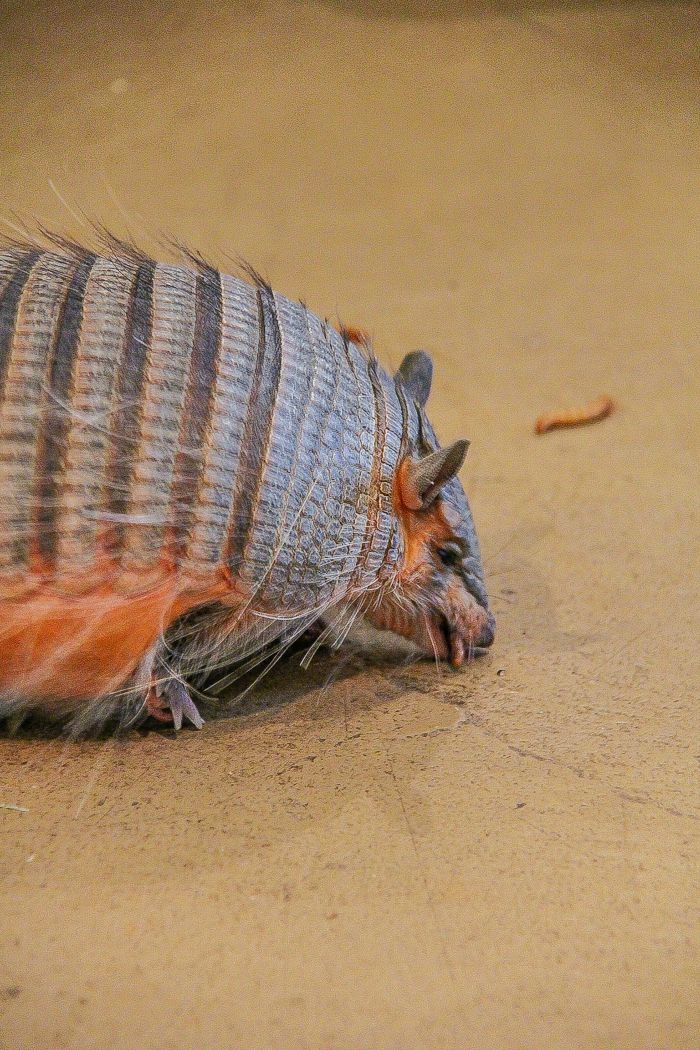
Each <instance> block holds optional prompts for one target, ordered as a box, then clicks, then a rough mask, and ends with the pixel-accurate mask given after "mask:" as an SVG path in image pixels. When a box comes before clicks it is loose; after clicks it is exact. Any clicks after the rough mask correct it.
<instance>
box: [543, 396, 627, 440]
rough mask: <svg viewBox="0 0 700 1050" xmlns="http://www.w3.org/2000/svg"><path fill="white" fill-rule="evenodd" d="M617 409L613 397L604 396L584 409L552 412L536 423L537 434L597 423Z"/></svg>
mask: <svg viewBox="0 0 700 1050" xmlns="http://www.w3.org/2000/svg"><path fill="white" fill-rule="evenodd" d="M614 408H615V402H614V401H613V399H612V398H611V397H608V396H607V395H606V394H602V395H601V396H600V397H597V398H596V399H595V401H591V402H589V404H587V405H584V406H583V407H582V408H574V409H570V410H569V411H567V412H552V413H549V414H547V415H544V416H540V417H539V419H538V420H537V422H536V423H535V433H536V434H546V433H547V431H548V430H557V429H558V428H560V427H580V426H584V425H585V424H587V423H597V422H598V420H600V419H605V418H606V417H607V416H609V415H610V413H611V412H612V411H613V409H614Z"/></svg>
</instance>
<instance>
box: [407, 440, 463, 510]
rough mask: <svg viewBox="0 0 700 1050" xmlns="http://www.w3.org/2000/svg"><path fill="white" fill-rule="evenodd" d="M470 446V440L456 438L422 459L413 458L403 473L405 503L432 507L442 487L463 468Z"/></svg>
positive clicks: (418, 507)
mask: <svg viewBox="0 0 700 1050" xmlns="http://www.w3.org/2000/svg"><path fill="white" fill-rule="evenodd" d="M468 448H469V442H468V441H455V442H454V444H452V445H449V446H448V448H439V449H438V450H437V452H431V453H430V454H429V455H427V456H423V458H422V459H409V460H408V461H407V462H406V465H405V467H404V469H403V471H402V472H401V474H400V479H401V480H400V491H401V499H402V501H403V504H404V506H405V507H408V509H409V510H425V508H426V507H429V506H430V504H431V503H432V502H433V500H434V499H435V497H436V496H437V494H438V492H439V491H440V489H441V488H442V486H443V485H444V484H445V483H446V482H447V481H449V480H450V478H453V477H454V476H455V474H457V473H458V471H459V470H460V468H461V466H462V464H463V463H464V457H465V456H466V454H467V449H468Z"/></svg>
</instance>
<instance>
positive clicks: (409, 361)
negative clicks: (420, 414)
mask: <svg viewBox="0 0 700 1050" xmlns="http://www.w3.org/2000/svg"><path fill="white" fill-rule="evenodd" d="M394 379H395V380H396V381H397V382H400V383H401V385H402V387H403V388H404V390H405V391H406V393H407V394H408V396H409V397H411V398H413V400H414V401H417V402H418V404H419V405H420V406H421V408H423V407H425V404H426V402H427V400H428V398H429V397H430V387H431V384H432V382H433V362H432V361H431V360H430V354H427V353H426V352H425V350H414V352H413V353H412V354H406V356H405V357H404V359H403V361H402V362H401V365H400V366H399V370H398V372H397V373H396V375H395V376H394Z"/></svg>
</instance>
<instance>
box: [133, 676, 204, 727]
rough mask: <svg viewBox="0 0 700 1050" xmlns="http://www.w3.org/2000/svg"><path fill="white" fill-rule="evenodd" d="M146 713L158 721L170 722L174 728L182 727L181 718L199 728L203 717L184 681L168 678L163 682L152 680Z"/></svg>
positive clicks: (202, 722)
mask: <svg viewBox="0 0 700 1050" xmlns="http://www.w3.org/2000/svg"><path fill="white" fill-rule="evenodd" d="M146 713H147V714H149V715H150V716H151V718H155V719H156V721H158V722H168V723H172V724H173V726H174V727H175V729H181V728H182V722H183V719H184V720H186V721H187V722H191V723H192V725H193V726H194V727H195V729H201V728H202V726H203V725H204V719H203V718H202V716H201V715H200V713H199V711H198V710H197V707H196V705H195V702H194V700H193V699H192V697H191V696H190V694H189V690H188V689H187V686H186V685H185V684H184V682H181V681H180V679H179V678H169V679H168V680H167V681H165V682H154V683H153V684H152V685H151V688H150V689H149V691H148V696H147V698H146Z"/></svg>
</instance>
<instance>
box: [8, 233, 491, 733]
mask: <svg viewBox="0 0 700 1050" xmlns="http://www.w3.org/2000/svg"><path fill="white" fill-rule="evenodd" d="M431 381H432V364H431V359H430V357H429V355H428V354H427V353H425V352H424V351H417V352H414V353H410V354H408V355H407V356H406V357H405V358H404V360H403V363H402V364H401V366H400V368H399V369H398V371H397V372H396V374H395V375H393V376H392V375H390V374H389V373H388V372H387V371H385V369H384V368H383V367H382V366H381V365H380V363H379V361H378V359H377V357H376V356H375V353H374V351H373V349H372V347H371V344H370V342H369V340H368V339H366V338H365V337H363V336H362V334H361V333H360V334H358V333H357V332H356V331H355V330H344V329H342V327H341V328H339V329H335V328H334V327H332V326H331V325H330V324H328V323H327V322H326V321H323V320H321V319H320V318H319V317H317V316H316V315H315V314H314V313H312V312H311V311H310V310H309V309H307V308H306V306H305V305H304V304H302V303H299V302H294V301H292V300H290V299H287V298H285V297H284V296H283V295H280V294H278V293H276V292H273V290H272V288H271V287H270V286H269V284H268V283H267V282H266V281H265V280H263V279H262V278H261V277H260V276H259V275H258V274H256V273H255V272H254V271H252V270H250V271H246V273H245V275H244V276H242V277H236V276H227V275H225V274H223V273H221V272H219V270H217V269H216V268H214V267H213V266H210V265H209V264H207V263H206V262H205V261H204V260H203V259H201V258H200V257H199V256H197V255H193V254H189V255H187V256H186V257H183V261H182V263H181V264H179V265H171V264H166V263H156V262H154V261H153V260H152V259H150V258H149V257H147V256H146V255H144V254H142V253H140V252H139V251H137V250H136V249H135V248H133V247H132V246H130V245H126V244H123V243H121V242H116V241H114V242H109V243H108V245H105V246H103V247H102V248H101V254H97V253H96V252H93V251H90V250H87V249H85V248H82V247H80V246H78V245H76V244H73V243H72V242H68V241H63V240H60V239H55V240H53V241H52V242H51V243H50V244H48V245H45V246H44V245H35V244H33V243H28V244H27V245H22V244H13V245H9V246H7V248H6V249H5V250H3V251H2V252H0V716H10V715H13V714H14V715H16V716H22V715H23V714H25V713H27V712H31V711H40V712H43V713H44V714H47V715H49V716H50V717H52V718H56V719H60V720H65V721H66V723H67V724H69V725H71V726H72V727H73V728H74V729H75V730H76V731H77V732H82V731H83V730H86V729H88V728H90V727H92V726H95V725H98V724H100V725H101V724H103V723H104V722H105V721H106V720H108V719H112V720H116V721H117V723H118V724H120V725H129V724H133V723H134V722H136V721H138V719H139V718H145V717H148V716H151V717H154V718H156V719H158V720H160V721H162V722H167V723H169V724H173V725H174V726H175V727H176V728H179V727H180V725H181V724H182V722H183V720H187V721H189V722H191V723H192V724H193V725H195V726H198V727H199V726H201V724H202V719H201V716H200V714H199V711H198V709H197V707H196V705H195V703H194V699H193V693H192V691H191V689H190V687H189V685H188V682H189V677H188V676H189V675H192V674H195V672H207V671H209V670H210V669H211V668H215V667H223V666H226V665H230V664H234V663H238V664H242V665H243V666H252V665H254V664H255V662H256V660H258V659H260V655H259V654H260V653H263V652H265V653H268V652H270V651H274V652H280V653H281V652H282V651H283V650H284V648H285V647H286V646H287V645H289V644H291V642H293V641H294V640H296V639H298V638H300V637H301V636H303V635H304V633H305V632H308V631H309V629H311V628H313V627H314V625H318V624H323V625H324V626H323V628H322V629H319V628H318V626H316V638H317V640H318V639H319V638H323V637H324V636H325V634H326V632H327V631H330V629H331V628H332V627H333V628H334V629H335V634H334V638H336V639H337V638H339V637H340V638H341V639H342V637H343V636H344V634H345V633H346V628H347V627H349V625H350V624H351V623H352V621H353V620H354V618H355V617H356V616H358V615H359V616H362V617H365V618H366V619H367V620H369V622H370V623H371V624H373V625H374V626H375V627H378V628H379V629H384V630H390V631H393V632H396V633H398V634H399V635H402V636H404V637H405V638H408V639H409V640H411V641H413V642H414V643H415V644H416V645H417V647H418V648H419V649H420V650H422V651H424V652H425V653H427V654H429V655H432V656H435V657H436V658H437V659H438V660H440V659H445V660H449V661H451V662H452V664H454V665H455V666H460V665H461V664H462V663H463V662H464V661H465V659H468V658H469V657H470V656H471V655H472V654H473V652H474V651H475V650H477V649H480V648H483V647H487V646H489V645H490V644H491V643H492V641H493V637H494V629H495V624H494V617H493V615H492V613H491V610H490V608H489V601H488V597H487V593H486V589H485V585H484V572H483V567H482V561H481V556H480V553H479V544H478V540H477V536H476V532H475V529H474V524H473V520H472V515H471V512H470V508H469V504H468V502H467V499H466V496H465V494H464V490H463V488H462V485H461V484H460V482H459V480H458V477H457V474H458V471H459V470H460V468H461V466H462V463H463V460H464V457H465V454H466V450H467V447H468V442H467V441H465V440H460V441H456V442H454V443H453V444H451V445H449V446H448V447H444V448H443V447H441V446H440V444H439V443H438V441H437V438H436V436H435V432H434V430H433V428H432V426H431V424H430V422H429V420H428V418H427V415H426V411H425V406H426V402H427V399H428V395H429V392H430V386H431ZM319 632H320V633H319ZM273 643H274V644H273ZM271 647H272V649H271Z"/></svg>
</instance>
